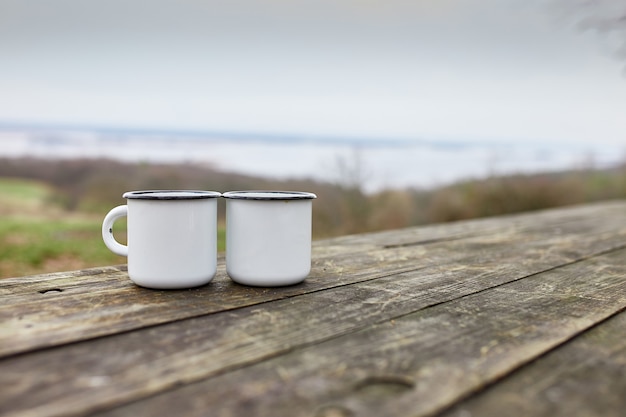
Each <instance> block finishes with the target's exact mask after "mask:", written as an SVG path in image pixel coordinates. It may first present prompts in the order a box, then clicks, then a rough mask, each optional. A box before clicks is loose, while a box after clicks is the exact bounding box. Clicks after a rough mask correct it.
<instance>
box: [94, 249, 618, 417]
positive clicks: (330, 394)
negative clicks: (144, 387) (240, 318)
mask: <svg viewBox="0 0 626 417" xmlns="http://www.w3.org/2000/svg"><path fill="white" fill-rule="evenodd" d="M625 256H626V251H624V250H621V251H616V252H613V253H611V254H607V255H603V256H599V257H597V258H593V259H589V260H586V261H584V262H581V263H577V264H573V265H570V266H567V267H564V268H559V269H555V270H552V271H549V272H546V273H543V274H538V275H534V276H532V277H528V278H526V279H524V280H521V281H515V282H511V283H508V284H505V285H502V286H499V287H496V288H491V289H489V290H487V291H483V292H479V293H476V294H473V295H470V296H467V297H463V298H460V299H456V300H454V301H451V302H448V303H443V304H440V305H437V306H433V307H431V308H428V309H425V310H422V311H419V312H416V313H411V314H408V315H406V316H403V317H399V318H396V319H393V320H389V321H387V322H384V323H379V324H377V325H374V326H370V327H368V328H366V329H362V330H360V331H358V332H356V333H353V334H349V335H343V336H341V337H338V338H334V339H331V340H328V341H326V342H324V343H320V344H316V345H313V346H309V347H305V348H301V349H298V350H295V351H292V352H290V353H288V354H285V355H282V356H279V357H276V358H273V359H271V360H266V361H264V362H263V363H259V364H256V365H253V366H249V367H245V368H241V369H237V370H234V371H232V372H229V373H225V374H223V375H218V376H215V377H213V378H208V379H206V380H205V381H201V382H198V383H195V384H190V385H187V386H185V387H181V388H178V389H173V390H170V391H167V392H164V393H163V394H161V395H158V396H155V397H152V398H147V399H145V400H143V401H140V402H136V403H133V404H129V405H128V406H126V407H120V408H117V409H113V410H110V411H109V412H105V413H102V415H107V416H120V415H140V414H141V415H152V414H153V413H159V412H161V413H162V412H163V410H176V411H177V412H178V413H181V414H184V415H187V416H200V415H204V416H240V415H254V416H283V415H284V416H315V415H320V416H321V415H350V416H382V415H384V416H390V417H393V416H423V415H434V414H435V413H437V412H438V411H442V410H445V409H446V408H447V407H449V406H450V405H451V404H454V403H455V402H457V401H459V400H461V399H463V398H464V397H467V396H468V395H471V394H472V393H474V392H478V391H480V390H482V389H484V388H485V387H487V386H489V385H490V384H494V383H495V382H497V381H499V380H501V379H502V378H504V377H505V376H506V375H508V374H510V373H512V372H514V371H515V370H516V369H518V368H520V367H523V366H524V365H525V364H528V363H530V362H532V361H534V360H535V359H536V358H538V357H541V356H542V355H544V354H545V353H546V352H549V351H550V350H552V349H555V348H557V347H559V346H561V345H562V344H564V343H566V342H567V341H568V340H571V339H575V338H577V336H579V335H580V334H583V333H584V332H585V331H586V330H588V329H591V332H590V336H588V337H589V338H592V339H593V338H594V334H596V333H597V330H595V329H594V326H595V325H596V324H597V323H599V322H602V321H603V320H606V319H607V318H609V317H611V316H613V315H615V314H616V313H618V312H619V311H621V310H623V309H624V307H625V306H626V265H624V262H623V259H624V257H625ZM622 316H623V315H622ZM623 323H624V321H623V319H620V321H619V322H618V321H615V322H614V324H613V326H612V329H613V331H615V330H616V329H617V328H619V327H616V326H619V325H620V324H623ZM618 333H620V334H619V337H620V338H621V339H623V337H622V336H623V335H622V334H621V332H618ZM611 335H612V336H611ZM603 337H609V338H611V339H612V340H613V343H611V344H609V346H608V347H604V345H603V342H602V338H603ZM616 338H617V335H616V334H615V333H612V332H611V330H610V329H608V331H607V332H604V335H603V336H600V340H596V347H595V350H594V352H593V353H594V355H593V357H594V358H596V359H595V360H590V359H589V358H588V359H587V360H586V361H585V362H586V363H585V365H584V366H583V367H582V368H581V369H579V370H576V372H575V373H576V374H577V375H578V378H579V379H580V380H583V381H584V378H585V376H584V375H585V373H586V372H587V370H588V369H589V368H590V367H593V366H595V364H596V363H598V362H603V363H605V366H604V367H603V368H601V369H598V370H597V371H596V372H595V373H594V374H595V378H594V379H592V380H589V381H588V382H589V383H593V382H594V380H595V379H601V378H602V373H603V372H610V373H611V374H612V376H613V378H611V379H610V380H611V381H613V382H615V381H616V379H617V380H618V381H617V383H618V384H621V387H623V386H624V382H623V381H624V380H623V378H622V375H623V374H620V372H621V371H622V370H623V369H624V362H623V358H624V342H623V341H620V342H617V341H616ZM581 349H583V350H582V351H580V352H579V355H580V356H578V358H584V356H585V351H584V350H585V349H584V347H583V348H581ZM602 349H608V350H609V352H608V354H607V353H606V352H599V350H602ZM587 353H590V352H589V351H587ZM564 355H566V356H567V355H568V353H567V352H566V353H565V354H564ZM572 359H574V360H576V358H572ZM604 361H606V362H604ZM613 364H617V365H619V367H617V368H612V365H613ZM551 365H552V364H551V363H548V364H543V365H542V364H538V365H537V367H539V368H540V369H542V374H543V375H544V378H545V379H546V380H547V381H545V382H546V383H548V384H550V383H552V384H555V385H557V386H560V385H559V384H564V385H565V386H566V387H567V385H568V384H567V382H563V380H560V382H559V384H557V383H556V382H555V381H554V378H555V375H554V374H551ZM560 371H561V372H564V371H565V372H567V367H566V366H565V368H564V367H563V366H562V367H561V370H560ZM558 374H559V369H557V372H556V376H558ZM534 376H535V375H531V376H529V377H527V379H526V380H524V381H518V383H517V384H514V385H512V386H510V387H504V388H505V391H504V392H505V393H507V394H508V395H511V393H512V392H515V391H516V389H520V388H523V387H526V388H527V389H528V390H530V391H532V390H533V389H534V388H536V387H534V386H533V381H536V382H537V383H539V384H542V380H541V378H539V379H537V380H534V379H532V378H533V377H534ZM605 376H606V375H605ZM607 385H608V383H606V382H605V383H604V384H601V385H600V386H597V387H595V388H596V390H597V391H598V392H600V393H605V395H606V392H609V393H610V397H608V398H610V399H611V401H613V403H612V404H608V405H606V407H607V408H608V409H609V410H613V412H614V413H615V410H619V411H623V408H613V407H612V406H613V405H616V404H617V405H621V404H623V403H624V401H625V400H624V397H623V395H621V394H623V391H621V389H620V386H619V385H618V386H617V387H615V386H611V387H608V386H607ZM497 388H499V387H496V389H497ZM577 388H578V390H584V388H583V387H576V386H574V387H573V389H572V387H569V389H570V390H571V394H572V395H577V394H578V393H577ZM496 389H494V394H493V395H492V396H491V398H492V401H498V400H497V399H493V398H494V397H499V396H500V392H498V391H496ZM555 392H556V393H560V394H561V395H562V396H561V397H560V398H559V399H558V401H559V402H566V401H570V398H569V396H568V395H566V393H565V392H564V391H563V390H561V391H554V392H553V393H552V394H551V395H557V394H556V393H555ZM549 395H550V394H548V398H550V397H549ZM511 398H513V399H514V400H513V401H514V403H515V404H517V402H515V398H516V397H515V394H513V397H511ZM602 398H604V397H602ZM517 399H518V400H519V397H517ZM531 399H532V398H531ZM587 399H588V397H587ZM554 401H555V398H554V397H553V398H552V402H551V403H550V402H549V400H548V405H551V406H552V408H549V407H548V408H546V410H547V412H546V414H545V415H557V414H550V412H552V411H554V408H555V407H556V406H555V404H554ZM574 402H575V401H574ZM592 402H593V401H592ZM597 402H600V403H602V399H599V400H598V401H597ZM491 404H492V405H493V403H491ZM487 405H489V404H487ZM506 405H512V404H505V406H506ZM544 405H545V404H544ZM467 407H468V405H466V404H463V410H469V411H470V412H471V411H472V410H474V408H467ZM602 407H603V405H602V404H598V405H597V407H596V408H594V410H596V411H598V410H601V409H602ZM486 408H488V407H486ZM486 408H476V410H477V411H478V413H477V414H472V415H491V414H481V413H480V412H482V411H485V409H486ZM570 409H571V407H567V408H565V410H566V411H567V410H570ZM503 410H506V413H505V414H507V415H508V414H509V413H510V411H509V410H510V408H509V407H502V406H500V405H499V406H498V407H496V408H494V411H493V412H492V414H493V415H502V414H503V413H504V411H503ZM534 410H535V408H534V407H533V405H530V404H528V405H527V408H525V409H521V410H518V411H517V412H512V413H513V414H514V415H525V416H528V415H541V414H534V413H532V412H531V413H524V411H534ZM457 415H458V413H457ZM461 415H468V414H462V413H461ZM558 415H563V416H567V415H570V414H567V413H561V414H558ZM581 415H585V414H581ZM587 415H594V414H587ZM602 415H603V414H602Z"/></svg>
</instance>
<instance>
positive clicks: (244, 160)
mask: <svg viewBox="0 0 626 417" xmlns="http://www.w3.org/2000/svg"><path fill="white" fill-rule="evenodd" d="M625 151H626V147H624V146H619V145H614V146H606V145H604V146H602V147H599V146H597V147H592V146H590V145H563V144H561V145H554V144H550V143H545V144H524V143H515V144H513V143H509V144H489V143H465V144H464V143H458V144H437V143H436V142H430V143H424V142H408V141H407V142H398V141H393V142H389V143H386V142H384V141H377V142H374V143H372V142H367V141H323V140H321V141H320V140H318V141H316V140H297V141H288V140H272V139H270V138H261V139H256V140H254V139H249V138H248V139H242V138H236V139H233V138H220V137H209V138H202V137H196V136H194V137H184V136H183V137H172V136H171V135H163V136H158V135H138V134H133V135H127V134H123V133H115V134H113V133H110V132H109V133H106V134H102V133H99V132H75V131H71V132H42V131H35V132H32V131H19V130H0V156H4V157H20V156H37V157H47V158H74V157H89V158H99V157H104V158H112V159H118V160H122V161H142V162H165V163H180V162H184V163H192V164H202V165H209V166H213V167H215V168H217V169H220V170H224V171H231V172H237V173H243V174H250V175H255V176H263V177H270V178H278V179H286V178H313V179H319V180H326V181H344V182H345V181H349V180H354V179H359V180H360V181H361V183H363V184H364V185H365V188H366V190H368V191H378V190H381V189H384V188H403V187H420V188H430V187H434V186H439V185H443V184H447V183H450V182H453V181H457V180H461V179H467V178H484V177H486V176H489V175H499V174H509V173H533V172H543V171H558V170H562V169H570V168H581V167H591V166H593V167H606V166H610V165H612V164H616V163H618V162H623V161H624V158H625V156H626V153H625Z"/></svg>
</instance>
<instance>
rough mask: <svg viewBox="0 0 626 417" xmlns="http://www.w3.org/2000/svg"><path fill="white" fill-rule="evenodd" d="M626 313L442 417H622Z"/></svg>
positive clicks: (625, 408) (625, 380)
mask: <svg viewBox="0 0 626 417" xmlns="http://www.w3.org/2000/svg"><path fill="white" fill-rule="evenodd" d="M624 329H626V312H624V311H623V312H622V313H620V314H618V315H616V316H615V317H612V318H611V319H609V320H607V321H606V323H602V324H601V325H598V326H596V327H594V328H592V329H591V330H589V331H588V332H585V333H584V334H583V335H581V336H580V337H577V338H575V339H574V340H572V341H571V342H570V343H568V344H567V345H565V346H563V347H561V348H559V349H558V350H554V351H552V352H550V353H549V354H548V355H546V356H545V357H542V358H539V359H537V360H536V361H535V362H532V363H531V364H529V365H528V366H526V367H524V368H522V369H521V370H520V371H519V372H515V373H514V374H512V375H510V376H509V377H507V378H506V379H505V380H503V381H500V382H498V384H497V385H492V386H490V387H489V388H488V389H486V390H485V391H483V392H480V393H478V394H477V395H476V396H474V397H471V398H470V399H468V400H466V401H463V402H462V403H460V404H459V405H458V406H456V407H454V408H453V409H452V410H449V411H448V412H446V413H444V414H442V415H441V417H464V416H483V417H490V416H501V415H502V410H506V415H507V416H509V417H516V416H519V417H525V416H536V417H541V416H546V417H559V416H563V417H587V416H604V417H612V416H614V417H622V416H623V415H624V413H625V412H626V335H625V333H624Z"/></svg>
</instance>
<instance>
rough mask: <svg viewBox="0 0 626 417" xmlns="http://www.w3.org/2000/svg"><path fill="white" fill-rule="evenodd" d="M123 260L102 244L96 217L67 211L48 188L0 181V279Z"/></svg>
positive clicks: (41, 185) (36, 182)
mask: <svg viewBox="0 0 626 417" xmlns="http://www.w3.org/2000/svg"><path fill="white" fill-rule="evenodd" d="M120 229H123V225H122V226H121V227H120ZM122 232H124V230H120V232H119V233H120V234H122ZM123 262H125V260H124V259H123V258H120V257H118V256H116V255H114V254H112V253H111V252H109V250H108V249H106V247H104V245H103V244H102V243H101V238H100V218H99V216H96V215H89V214H84V213H79V212H67V211H66V210H65V209H63V207H61V206H59V204H58V203H56V202H55V190H54V188H52V187H51V186H50V185H48V184H44V183H42V182H39V181H32V180H17V179H0V277H9V276H21V275H27V274H33V273H39V272H52V271H59V270H67V269H79V268H84V267H88V266H95V265H107V264H119V263H123Z"/></svg>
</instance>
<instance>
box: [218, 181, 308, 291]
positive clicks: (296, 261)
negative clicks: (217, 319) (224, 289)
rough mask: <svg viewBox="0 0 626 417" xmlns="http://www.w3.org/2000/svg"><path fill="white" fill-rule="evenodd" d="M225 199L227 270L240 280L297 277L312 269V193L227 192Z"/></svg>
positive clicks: (255, 282)
mask: <svg viewBox="0 0 626 417" xmlns="http://www.w3.org/2000/svg"><path fill="white" fill-rule="evenodd" d="M223 197H224V198H226V272H227V273H228V275H229V276H230V278H231V279H232V280H233V281H235V282H237V283H239V284H243V285H251V286H261V287H276V286H284V285H294V284H298V283H300V282H302V281H303V280H304V279H305V278H306V277H307V276H308V275H309V272H310V271H311V226H312V224H311V222H312V219H311V216H312V200H313V199H315V198H317V196H316V195H315V194H313V193H307V192H301V191H230V192H227V193H224V195H223Z"/></svg>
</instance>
